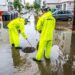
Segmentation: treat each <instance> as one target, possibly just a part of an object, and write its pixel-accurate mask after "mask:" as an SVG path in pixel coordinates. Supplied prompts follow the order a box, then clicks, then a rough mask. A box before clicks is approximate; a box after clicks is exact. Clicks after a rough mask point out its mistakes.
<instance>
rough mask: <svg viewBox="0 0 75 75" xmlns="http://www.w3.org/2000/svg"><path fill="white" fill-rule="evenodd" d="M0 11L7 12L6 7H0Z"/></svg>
mask: <svg viewBox="0 0 75 75" xmlns="http://www.w3.org/2000/svg"><path fill="white" fill-rule="evenodd" d="M0 11H8V6H7V5H5V6H3V5H1V6H0Z"/></svg>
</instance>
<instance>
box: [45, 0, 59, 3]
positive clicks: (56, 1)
mask: <svg viewBox="0 0 75 75" xmlns="http://www.w3.org/2000/svg"><path fill="white" fill-rule="evenodd" d="M44 1H46V3H58V2H59V0H44Z"/></svg>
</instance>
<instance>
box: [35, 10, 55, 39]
mask: <svg viewBox="0 0 75 75" xmlns="http://www.w3.org/2000/svg"><path fill="white" fill-rule="evenodd" d="M55 22H56V21H55V19H54V17H53V16H52V13H51V12H50V11H49V12H47V13H45V14H43V15H42V16H41V17H40V18H39V20H38V22H37V25H36V29H37V30H38V31H41V37H40V40H52V39H53V31H54V28H55Z"/></svg>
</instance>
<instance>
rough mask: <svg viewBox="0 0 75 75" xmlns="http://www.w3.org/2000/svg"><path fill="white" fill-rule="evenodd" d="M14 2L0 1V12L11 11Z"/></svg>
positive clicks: (11, 0)
mask: <svg viewBox="0 0 75 75" xmlns="http://www.w3.org/2000/svg"><path fill="white" fill-rule="evenodd" d="M13 1H14V0H0V11H9V10H10V9H12V2H13Z"/></svg>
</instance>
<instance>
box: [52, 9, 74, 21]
mask: <svg viewBox="0 0 75 75" xmlns="http://www.w3.org/2000/svg"><path fill="white" fill-rule="evenodd" d="M53 16H54V17H55V19H56V20H72V18H73V14H72V12H71V11H69V10H66V11H65V10H57V11H55V12H53Z"/></svg>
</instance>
